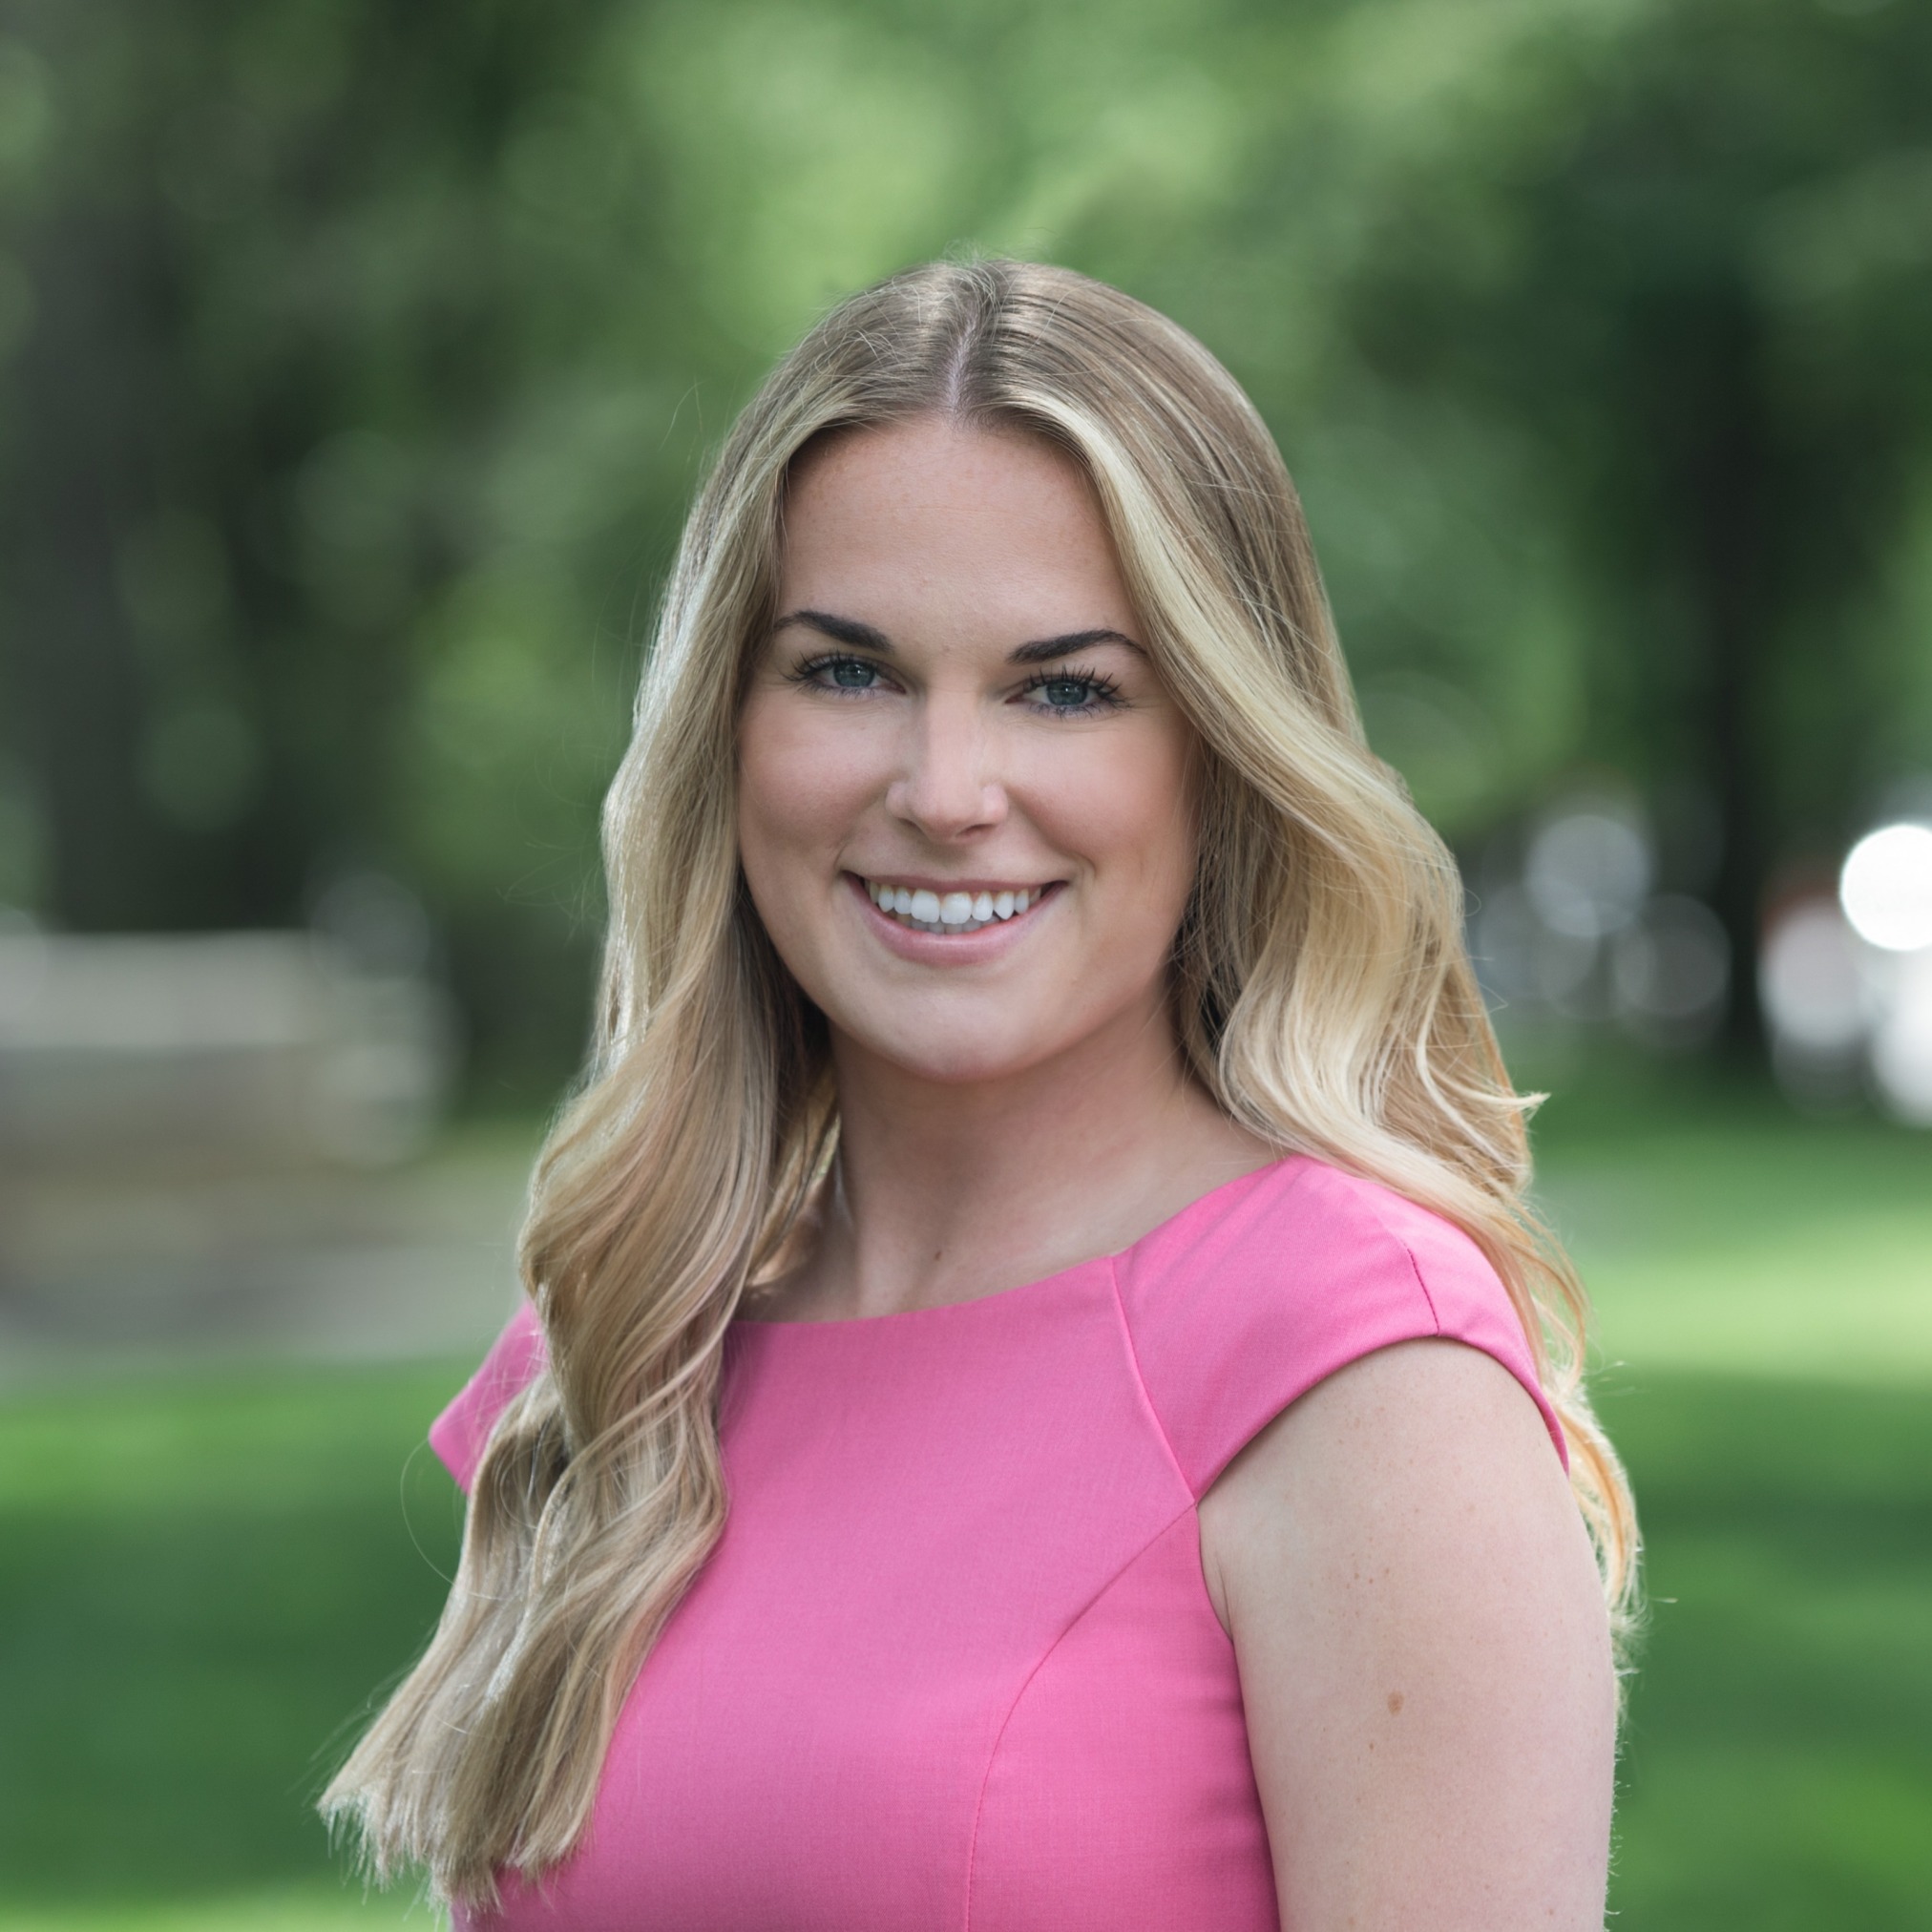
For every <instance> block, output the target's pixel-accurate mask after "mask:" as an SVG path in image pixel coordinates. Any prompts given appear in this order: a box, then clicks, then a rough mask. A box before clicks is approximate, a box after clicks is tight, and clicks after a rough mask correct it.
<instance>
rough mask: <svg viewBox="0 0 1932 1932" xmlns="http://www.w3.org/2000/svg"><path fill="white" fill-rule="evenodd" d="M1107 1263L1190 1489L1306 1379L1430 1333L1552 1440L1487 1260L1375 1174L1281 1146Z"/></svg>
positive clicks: (1518, 1330) (1530, 1363) (1202, 1483)
mask: <svg viewBox="0 0 1932 1932" xmlns="http://www.w3.org/2000/svg"><path fill="white" fill-rule="evenodd" d="M1115 1271H1116V1280H1117V1282H1118V1284H1119V1288H1120V1294H1121V1308H1122V1314H1123V1318H1124V1321H1125V1323H1126V1326H1127V1329H1128V1332H1129V1334H1130V1336H1131V1338H1132V1342H1133V1347H1134V1352H1135V1357H1136V1363H1137V1366H1138V1367H1139V1369H1140V1372H1141V1376H1142V1379H1143V1381H1144V1383H1145V1387H1146V1392H1147V1397H1148V1400H1149V1402H1150V1403H1151V1405H1152V1406H1153V1408H1154V1410H1155V1413H1156V1415H1157V1416H1158V1418H1160V1420H1161V1423H1162V1426H1163V1428H1164V1430H1165V1431H1166V1435H1167V1438H1168V1441H1169V1444H1170V1446H1171V1447H1172V1449H1173V1451H1174V1454H1175V1458H1176V1460H1177V1461H1178V1462H1179V1463H1180V1464H1181V1467H1182V1470H1183V1473H1184V1474H1185V1475H1186V1477H1187V1481H1188V1482H1189V1484H1190V1486H1191V1487H1192V1488H1193V1490H1194V1492H1195V1494H1196V1495H1197V1496H1198V1495H1200V1494H1202V1493H1203V1492H1204V1491H1205V1490H1206V1489H1207V1488H1208V1485H1209V1484H1210V1483H1211V1482H1212V1481H1213V1480H1214V1478H1215V1477H1216V1476H1218V1475H1219V1474H1220V1472H1221V1470H1222V1469H1223V1468H1224V1467H1225V1466H1226V1465H1227V1463H1228V1462H1229V1460H1231V1459H1232V1457H1233V1456H1234V1455H1235V1454H1236V1453H1237V1452H1238V1451H1239V1450H1240V1449H1241V1448H1242V1446H1243V1445H1244V1444H1245V1443H1246V1442H1247V1441H1248V1440H1250V1439H1251V1438H1252V1437H1253V1436H1254V1435H1255V1434H1256V1432H1258V1431H1259V1430H1260V1429H1261V1428H1262V1427H1263V1426H1264V1425H1265V1424H1266V1423H1267V1422H1269V1421H1270V1420H1271V1418H1273V1417H1274V1416H1275V1415H1277V1414H1279V1413H1280V1411H1281V1410H1283V1409H1285V1408H1286V1407H1288V1406H1289V1404H1290V1403H1292V1402H1293V1401H1295V1400H1296V1399H1297V1398H1298V1397H1301V1396H1302V1395H1303V1394H1305V1393H1306V1392H1307V1391H1308V1390H1309V1389H1311V1388H1313V1386H1314V1385H1315V1384H1316V1383H1317V1382H1319V1381H1321V1380H1323V1379H1324V1378H1326V1377H1327V1376H1331V1375H1333V1374H1334V1372H1335V1371H1336V1370H1337V1369H1340V1368H1342V1367H1344V1366H1346V1365H1347V1364H1348V1363H1350V1362H1353V1361H1355V1360H1358V1359H1359V1358H1360V1357H1362V1356H1364V1355H1369V1354H1371V1353H1373V1352H1374V1351H1376V1350H1378V1349H1383V1348H1388V1347H1391V1346H1393V1345H1394V1344H1396V1343H1397V1342H1403V1341H1410V1340H1418V1339H1421V1338H1424V1337H1431V1336H1434V1337H1440V1338H1443V1339H1446V1340H1450V1341H1457V1342H1461V1343H1464V1344H1466V1345H1468V1346H1469V1347H1472V1348H1475V1349H1477V1350H1480V1351H1481V1353H1483V1354H1485V1355H1490V1356H1492V1357H1493V1358H1494V1359H1495V1360H1496V1361H1498V1362H1500V1363H1501V1364H1502V1367H1504V1368H1505V1369H1507V1370H1508V1371H1509V1372H1510V1374H1511V1375H1512V1376H1515V1377H1516V1379H1517V1380H1518V1381H1519V1382H1521V1383H1522V1384H1523V1387H1524V1388H1525V1389H1527V1390H1528V1391H1529V1393H1530V1394H1531V1395H1532V1396H1533V1397H1535V1398H1536V1400H1537V1402H1538V1404H1539V1405H1540V1406H1542V1407H1543V1409H1544V1419H1545V1422H1546V1424H1547V1426H1548V1427H1549V1430H1550V1433H1551V1435H1552V1437H1553V1439H1555V1440H1556V1442H1557V1444H1558V1447H1559V1451H1560V1452H1561V1448H1562V1431H1561V1428H1560V1426H1559V1425H1558V1424H1557V1422H1556V1418H1555V1417H1554V1415H1553V1414H1552V1413H1550V1411H1549V1409H1548V1405H1547V1404H1546V1403H1545V1402H1544V1397H1543V1393H1542V1390H1541V1388H1540V1386H1539V1384H1538V1381H1537V1376H1536V1368H1535V1357H1534V1355H1533V1354H1532V1351H1531V1349H1530V1345H1529V1340H1528V1336H1527V1334H1525V1331H1524V1329H1523V1321H1522V1318H1521V1317H1520V1316H1519V1315H1518V1313H1517V1311H1516V1307H1515V1305H1514V1303H1513V1302H1512V1301H1511V1299H1510V1295H1509V1292H1508V1291H1507V1290H1506V1289H1505V1288H1504V1286H1503V1284H1502V1281H1501V1279H1499V1277H1498V1275H1497V1272H1496V1271H1495V1269H1494V1268H1493V1267H1491V1265H1490V1264H1489V1262H1488V1260H1487V1259H1486V1258H1485V1257H1484V1255H1483V1253H1482V1251H1481V1249H1480V1248H1478V1246H1477V1245H1476V1243H1475V1242H1474V1241H1472V1240H1471V1239H1470V1238H1469V1236H1468V1235H1467V1234H1465V1233H1464V1232H1463V1231H1462V1230H1461V1229H1460V1228H1458V1227H1456V1226H1455V1225H1454V1224H1453V1223H1451V1222H1449V1221H1447V1220H1445V1219H1444V1218H1443V1217H1442V1216H1440V1215H1439V1214H1435V1213H1432V1212H1431V1211H1430V1210H1429V1209H1427V1208H1421V1207H1418V1205H1417V1204H1416V1203H1415V1202H1413V1201H1410V1200H1408V1199H1407V1198H1405V1197H1404V1196H1402V1195H1400V1194H1398V1193H1397V1192H1396V1191H1395V1190H1394V1189H1393V1188H1390V1187H1384V1186H1382V1185H1380V1184H1379V1183H1377V1182H1374V1181H1369V1180H1365V1179H1363V1178H1361V1177H1360V1176H1359V1175H1354V1174H1349V1173H1345V1172H1343V1171H1342V1170H1341V1169H1340V1168H1337V1167H1334V1166H1330V1165H1328V1164H1327V1163H1324V1162H1321V1161H1317V1160H1313V1159H1312V1158H1310V1157H1308V1156H1305V1155H1292V1156H1290V1157H1289V1158H1287V1159H1285V1160H1281V1161H1277V1162H1275V1163H1273V1164H1272V1165H1271V1166H1267V1167H1264V1168H1262V1169H1260V1170H1258V1171H1257V1172H1256V1173H1253V1174H1250V1175H1249V1176H1248V1177H1247V1178H1246V1179H1245V1180H1242V1181H1239V1182H1235V1183H1233V1184H1231V1185H1230V1186H1229V1187H1224V1188H1221V1189H1218V1190H1216V1192H1215V1193H1214V1194H1212V1195H1209V1196H1208V1197H1206V1198H1205V1199H1204V1200H1202V1201H1200V1202H1197V1203H1196V1204H1195V1206H1194V1207H1193V1208H1190V1209H1188V1210H1187V1212H1185V1213H1183V1214H1181V1215H1179V1216H1177V1217H1176V1218H1175V1219H1174V1220H1173V1221H1171V1222H1169V1223H1167V1224H1166V1226H1164V1227H1162V1228H1160V1229H1156V1230H1155V1231H1154V1233H1153V1234H1151V1235H1150V1236H1148V1237H1147V1239H1146V1240H1145V1241H1144V1242H1141V1243H1139V1244H1138V1245H1137V1246H1136V1247H1135V1248H1133V1249H1132V1250H1129V1251H1128V1252H1127V1253H1126V1254H1124V1255H1123V1256H1121V1257H1120V1258H1119V1260H1118V1261H1117V1262H1116V1264H1115Z"/></svg>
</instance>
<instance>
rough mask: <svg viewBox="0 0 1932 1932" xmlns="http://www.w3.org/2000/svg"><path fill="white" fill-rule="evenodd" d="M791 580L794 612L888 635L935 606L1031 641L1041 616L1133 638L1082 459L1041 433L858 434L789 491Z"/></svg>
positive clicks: (899, 429) (786, 591) (937, 421)
mask: <svg viewBox="0 0 1932 1932" xmlns="http://www.w3.org/2000/svg"><path fill="white" fill-rule="evenodd" d="M781 580H782V590H781V603H782V604H783V605H784V606H785V607H787V608H790V607H794V606H797V605H799V604H807V605H811V606H814V607H819V608H831V609H836V610H838V611H839V612H840V613H841V614H842V615H845V616H849V617H857V618H864V619H866V620H868V621H871V622H874V623H879V624H880V625H881V626H882V627H883V628H886V629H889V630H890V629H892V628H893V623H892V621H891V620H892V618H893V614H894V613H895V612H896V613H897V614H898V616H899V619H900V621H901V623H902V624H903V623H904V621H905V620H908V619H911V618H914V617H917V616H918V615H919V614H920V612H921V611H922V609H925V610H930V607H932V606H935V605H942V606H945V607H947V608H949V609H951V610H953V611H954V612H955V613H956V614H963V611H964V610H965V609H966V608H968V607H970V608H971V609H972V610H974V611H976V612H977V613H978V614H979V615H980V616H981V617H982V618H983V620H986V621H987V622H988V623H992V624H996V625H997V624H999V623H1002V622H1012V623H1018V624H1019V625H1020V627H1021V628H1023V629H1025V630H1026V631H1027V632H1028V634H1029V635H1031V634H1033V633H1034V632H1035V631H1036V630H1037V629H1038V626H1039V622H1040V618H1041V617H1042V616H1043V615H1044V616H1048V617H1052V618H1054V619H1056V620H1058V619H1061V618H1067V617H1069V616H1071V618H1072V619H1074V620H1077V621H1070V622H1069V623H1068V624H1067V625H1066V627H1067V628H1079V627H1082V626H1089V627H1090V626H1093V625H1098V624H1102V623H1105V624H1109V625H1112V626H1113V627H1115V628H1119V629H1123V630H1124V629H1126V628H1128V624H1129V622H1130V620H1131V616H1132V613H1131V611H1130V609H1129V608H1128V604H1127V598H1126V593H1125V590H1124V586H1123V584H1122V581H1121V573H1120V568H1119V564H1118V561H1117V559H1116V557H1115V554H1114V547H1113V543H1112V540H1111V538H1110V537H1109V536H1108V534H1107V529H1106V525H1105V523H1104V521H1103V519H1102V516H1101V512H1100V506H1099V504H1098V502H1097V501H1096V500H1095V497H1094V493H1093V489H1092V486H1091V485H1090V484H1089V483H1088V481H1087V479H1086V476H1085V474H1084V473H1083V472H1082V470H1081V468H1080V466H1079V465H1078V464H1077V463H1076V462H1075V461H1074V460H1073V458H1072V457H1070V456H1068V455H1067V454H1066V453H1065V452H1063V451H1061V450H1059V449H1057V448H1055V447H1054V445H1052V444H1051V443H1048V442H1046V441H1045V440H1044V439H1042V438H1040V437H1038V436H1030V435H1026V434H1023V433H1019V432H1017V431H1004V430H998V431H995V430H986V429H980V428H975V427H971V426H967V425H962V424H958V423H955V422H951V421H948V420H945V419H943V418H936V417H935V418H922V419H920V420H918V421H915V422H912V423H901V424H893V425H892V426H890V427H888V428H884V429H872V430H862V431H854V432H852V433H850V434H848V435H844V436H840V437H838V438H836V439H834V440H833V441H832V442H830V444H828V445H826V446H825V447H823V448H821V449H818V450H814V451H813V452H810V453H809V455H808V456H807V457H806V458H805V459H804V461H803V463H802V464H801V466H800V468H799V470H798V471H797V472H796V473H794V475H793V478H792V481H791V486H790V489H789V491H788V494H787V500H786V515H785V549H784V559H783V566H782V572H781ZM827 599H833V600H832V601H831V602H830V603H828V602H827ZM853 599H861V600H863V601H864V602H865V603H866V604H867V606H868V607H867V608H864V609H860V608H854V607H852V602H853Z"/></svg>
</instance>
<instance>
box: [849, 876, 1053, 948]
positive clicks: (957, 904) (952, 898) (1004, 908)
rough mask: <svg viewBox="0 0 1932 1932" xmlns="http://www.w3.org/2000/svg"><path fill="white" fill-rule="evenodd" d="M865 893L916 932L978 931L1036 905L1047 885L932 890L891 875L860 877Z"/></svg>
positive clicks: (1017, 916) (874, 903)
mask: <svg viewBox="0 0 1932 1932" xmlns="http://www.w3.org/2000/svg"><path fill="white" fill-rule="evenodd" d="M859 883H860V884H861V885H862V886H864V887H865V889H866V896H867V898H869V899H870V900H872V904H873V905H875V906H876V907H877V908H878V909H879V911H880V912H882V913H883V914H886V916H887V917H888V918H889V919H892V920H893V921H894V922H895V923H896V924H898V925H901V926H909V927H911V928H912V929H913V931H914V932H915V933H941V934H947V935H954V934H964V933H978V932H982V931H983V930H984V929H985V928H986V927H988V926H997V925H998V924H1000V923H1001V922H1002V921H1003V920H1007V919H1017V918H1019V915H1020V914H1022V913H1024V912H1026V911H1027V909H1028V908H1029V907H1032V906H1037V905H1038V904H1039V903H1040V900H1041V899H1043V898H1044V897H1045V896H1046V894H1047V893H1048V892H1049V891H1050V890H1051V887H1050V886H1025V887H1019V888H1012V887H999V888H998V889H988V890H984V891H978V892H959V893H935V892H934V891H933V890H932V889H931V887H928V886H901V885H895V884H893V882H892V881H891V880H890V879H861V880H860V881H859Z"/></svg>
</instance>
